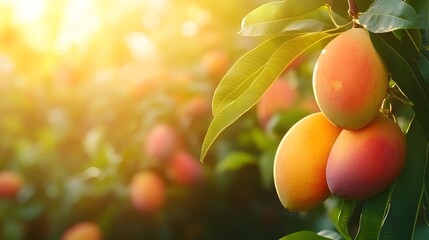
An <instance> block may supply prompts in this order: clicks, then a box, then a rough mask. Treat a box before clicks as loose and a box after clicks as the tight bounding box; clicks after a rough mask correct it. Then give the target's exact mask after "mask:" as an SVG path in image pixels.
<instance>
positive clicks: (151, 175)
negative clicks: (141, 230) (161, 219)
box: [130, 170, 165, 213]
mask: <svg viewBox="0 0 429 240" xmlns="http://www.w3.org/2000/svg"><path fill="white" fill-rule="evenodd" d="M130 194H131V203H132V205H133V206H134V208H135V209H137V210H138V211H139V212H143V213H148V212H149V213H151V212H156V211H158V210H159V209H161V208H162V206H163V205H164V202H165V183H164V181H163V180H162V179H161V177H160V176H159V175H158V174H157V173H155V172H153V171H149V170H147V171H142V172H139V173H137V174H136V175H135V176H134V177H133V179H132V180H131V184H130Z"/></svg>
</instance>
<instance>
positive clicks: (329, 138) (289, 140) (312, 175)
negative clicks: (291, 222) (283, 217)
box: [273, 112, 341, 211]
mask: <svg viewBox="0 0 429 240" xmlns="http://www.w3.org/2000/svg"><path fill="white" fill-rule="evenodd" d="M340 132H341V128H338V127H336V126H334V125H333V124H332V123H331V122H330V121H329V120H328V119H327V118H326V117H325V116H324V115H323V114H322V113H321V112H318V113H313V114H311V115H308V116H306V117H304V118H302V119H301V120H300V121H298V122H297V123H296V124H295V125H293V126H292V128H290V129H289V131H288V132H287V133H286V134H285V136H284V137H283V139H282V140H281V142H280V144H279V146H278V149H277V152H276V156H275V159H274V169H273V171H274V185H275V188H276V191H277V195H278V197H279V199H280V201H281V203H282V205H283V206H284V207H285V208H287V209H289V210H290V211H307V210H310V209H312V208H314V207H316V206H318V205H320V204H321V203H322V202H323V201H324V200H326V199H327V198H328V197H329V196H330V195H331V193H330V191H329V188H328V185H327V182H326V163H327V161H328V156H329V152H330V151H331V148H332V145H333V144H334V142H335V140H336V139H337V136H338V135H339V134H340Z"/></svg>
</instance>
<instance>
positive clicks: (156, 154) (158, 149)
mask: <svg viewBox="0 0 429 240" xmlns="http://www.w3.org/2000/svg"><path fill="white" fill-rule="evenodd" d="M178 142H179V139H178V137H177V135H176V132H175V131H174V129H173V128H172V127H171V126H169V125H167V124H165V123H158V124H156V125H155V126H154V127H153V128H152V129H151V130H150V131H149V132H148V135H147V137H146V140H145V142H144V151H145V153H146V154H147V155H148V156H149V157H151V158H153V159H154V160H156V161H160V162H163V161H165V160H166V159H168V158H170V157H171V155H172V154H173V153H174V152H175V151H176V149H177V146H178V144H179V143H178Z"/></svg>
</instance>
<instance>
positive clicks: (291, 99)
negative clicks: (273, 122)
mask: <svg viewBox="0 0 429 240" xmlns="http://www.w3.org/2000/svg"><path fill="white" fill-rule="evenodd" d="M297 97H298V92H297V90H296V88H294V87H293V86H291V84H290V83H289V82H287V81H285V80H283V79H277V80H276V81H274V83H273V84H272V85H271V86H270V87H269V88H268V90H267V91H266V92H265V94H264V95H263V96H262V98H261V99H260V100H259V101H258V103H257V105H256V116H257V117H258V120H259V123H260V124H261V125H262V126H264V127H265V125H266V124H267V122H268V121H269V120H270V119H271V117H272V116H273V115H274V114H275V113H277V112H279V111H284V110H287V109H289V108H291V107H292V106H293V104H294V103H295V100H296V99H297Z"/></svg>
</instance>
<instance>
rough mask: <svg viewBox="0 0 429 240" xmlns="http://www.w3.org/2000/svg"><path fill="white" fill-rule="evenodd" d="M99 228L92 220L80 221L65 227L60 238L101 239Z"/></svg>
mask: <svg viewBox="0 0 429 240" xmlns="http://www.w3.org/2000/svg"><path fill="white" fill-rule="evenodd" d="M101 239H103V238H102V234H101V229H100V228H99V227H98V225H97V224H96V223H94V222H81V223H77V224H75V225H73V226H72V227H70V228H69V229H67V230H66V231H65V232H64V233H63V235H62V237H61V240H101Z"/></svg>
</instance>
